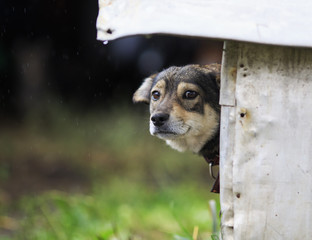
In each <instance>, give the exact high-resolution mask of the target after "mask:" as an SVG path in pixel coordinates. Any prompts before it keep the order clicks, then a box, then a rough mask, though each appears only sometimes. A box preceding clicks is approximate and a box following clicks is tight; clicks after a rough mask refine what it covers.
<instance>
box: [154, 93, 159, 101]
mask: <svg viewBox="0 0 312 240" xmlns="http://www.w3.org/2000/svg"><path fill="white" fill-rule="evenodd" d="M159 98H160V92H158V91H153V92H152V99H153V100H154V101H157V100H158V99H159Z"/></svg>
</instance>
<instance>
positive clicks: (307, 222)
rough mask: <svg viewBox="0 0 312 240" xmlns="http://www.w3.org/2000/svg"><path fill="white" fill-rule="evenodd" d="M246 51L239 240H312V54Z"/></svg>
mask: <svg viewBox="0 0 312 240" xmlns="http://www.w3.org/2000/svg"><path fill="white" fill-rule="evenodd" d="M239 53H240V54H239V58H238V65H239V66H240V67H239V69H238V72H237V81H236V90H235V96H236V102H237V105H236V121H235V122H236V123H235V138H234V151H233V155H232V158H231V159H227V160H229V161H233V194H234V197H233V199H234V201H233V209H234V210H233V212H234V229H235V231H234V239H312V228H311V223H312V161H311V159H312V148H311V141H312V125H311V119H312V111H311V106H312V50H310V49H300V48H289V47H273V46H264V45H256V44H243V43H242V44H240V47H239Z"/></svg>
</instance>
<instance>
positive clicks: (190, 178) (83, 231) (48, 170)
mask: <svg viewBox="0 0 312 240" xmlns="http://www.w3.org/2000/svg"><path fill="white" fill-rule="evenodd" d="M143 108H144V107H143V106H140V107H138V106H128V105H127V104H122V105H121V106H118V107H117V106H113V107H104V108H103V109H102V110H98V111H88V112H79V111H75V110H73V109H72V108H71V109H70V110H69V109H68V108H66V107H64V106H62V105H50V106H49V107H48V108H46V109H44V110H40V111H39V110H34V111H32V112H31V113H29V114H27V115H26V117H25V118H24V119H23V120H21V121H20V122H18V123H17V122H15V123H12V122H10V123H3V124H1V127H0V131H1V134H0V186H1V190H0V237H1V239H27V240H28V239H29V240H30V239H31V240H36V239H38V240H39V239H40V240H45V239H47V240H48V239H61V240H62V239H77V240H80V239H90V240H113V239H114V240H117V239H118V240H124V239H125V240H130V239H132V240H136V239H148V240H153V239H155V240H156V239H157V240H159V239H164V240H165V239H172V240H182V239H192V232H193V229H194V227H196V226H197V227H199V236H198V238H197V239H202V240H204V239H211V238H212V237H211V236H212V234H213V233H212V231H213V230H212V225H213V223H212V216H211V213H210V211H209V207H208V201H209V200H210V199H216V200H217V202H218V199H217V198H218V195H215V194H211V193H210V192H209V190H210V187H211V182H210V178H209V175H208V166H207V165H206V163H205V161H204V160H203V159H202V158H200V157H198V156H195V155H193V154H192V153H178V152H176V151H174V150H172V149H170V148H169V147H168V146H166V145H165V143H164V142H163V141H161V140H159V139H157V138H155V137H152V136H150V135H149V132H148V112H147V108H146V112H142V109H143Z"/></svg>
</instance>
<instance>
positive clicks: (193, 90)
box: [133, 64, 220, 153]
mask: <svg viewBox="0 0 312 240" xmlns="http://www.w3.org/2000/svg"><path fill="white" fill-rule="evenodd" d="M219 73H220V65H219V64H212V65H207V66H199V65H187V66H184V67H170V68H168V69H166V70H164V71H162V72H160V73H158V74H154V75H152V76H150V77H148V78H146V79H145V80H144V82H143V83H142V85H141V86H140V88H139V89H138V90H137V91H136V92H135V93H134V95H133V101H134V102H145V103H148V104H150V114H151V116H150V133H151V134H152V135H155V136H157V137H159V138H161V139H164V140H166V142H167V144H168V145H170V146H171V147H173V148H174V149H177V150H179V151H185V150H191V151H193V152H195V153H198V152H199V151H200V150H201V149H202V147H203V146H204V145H205V143H207V141H209V140H210V139H212V138H213V137H214V136H215V135H216V133H217V132H218V128H219V113H220V107H219V104H218V102H219V87H220V74H219Z"/></svg>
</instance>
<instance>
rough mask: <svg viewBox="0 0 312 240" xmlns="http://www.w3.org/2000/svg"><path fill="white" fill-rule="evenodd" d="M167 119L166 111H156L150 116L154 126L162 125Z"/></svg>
mask: <svg viewBox="0 0 312 240" xmlns="http://www.w3.org/2000/svg"><path fill="white" fill-rule="evenodd" d="M168 119H169V114H167V113H156V114H154V115H153V116H152V117H151V120H152V122H153V124H154V125H155V126H156V127H160V126H162V125H164V123H165V122H166V121H167V120H168Z"/></svg>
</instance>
